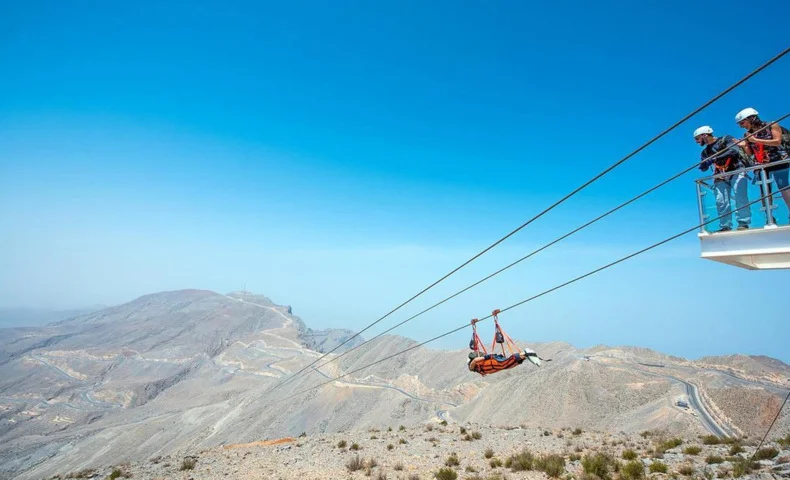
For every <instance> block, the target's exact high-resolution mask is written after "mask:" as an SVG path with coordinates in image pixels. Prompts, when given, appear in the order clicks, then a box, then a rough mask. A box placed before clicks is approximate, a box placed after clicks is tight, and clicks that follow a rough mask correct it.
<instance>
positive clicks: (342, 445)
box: [337, 440, 348, 448]
mask: <svg viewBox="0 0 790 480" xmlns="http://www.w3.org/2000/svg"><path fill="white" fill-rule="evenodd" d="M346 445H348V443H346V441H345V440H340V441H339V442H337V448H346Z"/></svg>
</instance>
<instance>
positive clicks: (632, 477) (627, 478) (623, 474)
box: [620, 460, 645, 480]
mask: <svg viewBox="0 0 790 480" xmlns="http://www.w3.org/2000/svg"><path fill="white" fill-rule="evenodd" d="M644 477H645V467H644V466H643V465H642V462H640V461H637V460H631V461H630V462H628V463H626V464H625V465H623V466H622V467H620V478H621V479H623V480H638V479H640V478H644Z"/></svg>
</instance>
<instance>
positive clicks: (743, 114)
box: [735, 107, 757, 123]
mask: <svg viewBox="0 0 790 480" xmlns="http://www.w3.org/2000/svg"><path fill="white" fill-rule="evenodd" d="M752 115H757V110H755V109H753V108H751V107H749V108H744V109H743V110H741V111H740V112H738V115H735V122H736V123H738V122H741V121H743V120H744V119H747V118H749V117H751V116H752Z"/></svg>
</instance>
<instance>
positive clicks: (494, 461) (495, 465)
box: [488, 458, 502, 468]
mask: <svg viewBox="0 0 790 480" xmlns="http://www.w3.org/2000/svg"><path fill="white" fill-rule="evenodd" d="M488 465H489V466H490V467H491V468H498V467H501V466H502V460H500V459H498V458H492V459H491V461H490V462H488Z"/></svg>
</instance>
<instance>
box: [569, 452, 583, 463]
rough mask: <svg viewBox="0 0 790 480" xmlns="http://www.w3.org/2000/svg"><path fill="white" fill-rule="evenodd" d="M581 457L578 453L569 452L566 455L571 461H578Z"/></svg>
mask: <svg viewBox="0 0 790 480" xmlns="http://www.w3.org/2000/svg"><path fill="white" fill-rule="evenodd" d="M581 459H582V456H581V455H579V454H578V453H571V454H570V455H568V460H570V461H571V462H578V461H579V460H581Z"/></svg>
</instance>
